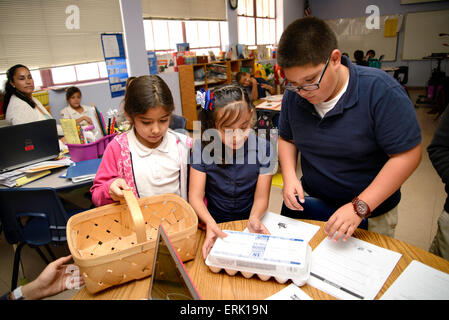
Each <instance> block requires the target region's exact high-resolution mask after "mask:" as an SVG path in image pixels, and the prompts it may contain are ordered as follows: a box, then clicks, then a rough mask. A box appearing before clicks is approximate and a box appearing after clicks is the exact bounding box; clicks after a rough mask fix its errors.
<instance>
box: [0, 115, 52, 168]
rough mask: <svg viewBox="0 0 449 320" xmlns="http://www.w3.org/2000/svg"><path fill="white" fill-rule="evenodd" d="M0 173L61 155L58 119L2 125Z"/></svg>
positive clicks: (0, 132) (0, 133)
mask: <svg viewBox="0 0 449 320" xmlns="http://www.w3.org/2000/svg"><path fill="white" fill-rule="evenodd" d="M0 150H1V152H0V173H1V172H7V171H11V170H14V169H17V168H21V167H24V166H28V165H31V164H34V163H37V162H41V161H45V160H50V159H54V158H56V157H57V156H58V155H59V142H58V131H57V129H56V120H55V119H48V120H42V121H35V122H30V123H24V124H18V125H15V126H6V127H0Z"/></svg>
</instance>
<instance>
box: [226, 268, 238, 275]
mask: <svg viewBox="0 0 449 320" xmlns="http://www.w3.org/2000/svg"><path fill="white" fill-rule="evenodd" d="M225 271H226V273H227V274H229V275H230V276H233V275H235V274H236V273H237V270H232V269H227V268H226V269H225Z"/></svg>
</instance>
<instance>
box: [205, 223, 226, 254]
mask: <svg viewBox="0 0 449 320" xmlns="http://www.w3.org/2000/svg"><path fill="white" fill-rule="evenodd" d="M227 236H228V235H227V234H226V233H224V232H223V231H221V230H220V228H219V227H218V225H217V224H216V223H214V224H211V225H208V226H207V230H206V239H204V244H203V258H204V260H206V258H207V256H208V255H209V252H210V250H211V249H212V247H213V246H214V243H215V240H217V237H220V238H225V237H227Z"/></svg>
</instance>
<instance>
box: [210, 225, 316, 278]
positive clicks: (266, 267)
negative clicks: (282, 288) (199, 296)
mask: <svg viewBox="0 0 449 320" xmlns="http://www.w3.org/2000/svg"><path fill="white" fill-rule="evenodd" d="M223 231H224V232H225V233H226V234H228V236H227V237H225V238H223V239H220V238H219V239H217V241H215V244H214V246H213V248H212V250H211V252H210V253H209V255H208V257H207V259H206V265H208V266H209V268H210V269H211V271H212V272H216V273H218V272H220V271H221V269H225V271H226V272H227V273H228V274H229V275H231V276H233V275H235V274H236V273H237V272H239V271H240V272H241V273H242V275H243V276H244V277H245V278H251V277H252V276H253V275H254V274H257V275H258V277H259V278H260V279H261V280H263V281H266V280H268V279H270V278H271V277H274V278H275V279H276V281H278V282H280V283H285V282H286V281H288V280H289V279H291V280H292V281H293V283H295V284H296V285H298V286H301V285H303V284H305V282H306V281H307V279H308V277H309V274H310V257H311V251H312V250H311V248H310V246H309V245H308V244H307V243H306V242H305V241H304V240H302V239H298V238H291V237H280V236H272V235H262V234H254V233H248V232H238V231H231V230H223Z"/></svg>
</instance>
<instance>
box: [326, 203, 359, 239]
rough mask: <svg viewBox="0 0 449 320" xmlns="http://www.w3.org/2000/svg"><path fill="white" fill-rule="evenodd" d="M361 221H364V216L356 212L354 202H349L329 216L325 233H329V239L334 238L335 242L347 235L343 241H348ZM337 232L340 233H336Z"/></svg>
mask: <svg viewBox="0 0 449 320" xmlns="http://www.w3.org/2000/svg"><path fill="white" fill-rule="evenodd" d="M360 222H362V218H360V217H359V216H358V215H357V214H356V213H355V212H354V207H353V205H352V203H347V204H345V205H344V206H342V207H340V208H339V209H338V210H337V211H335V213H334V214H333V215H332V216H331V217H330V218H329V220H328V221H327V222H326V226H325V228H324V233H326V234H327V236H328V238H329V239H332V238H334V241H335V242H337V241H338V240H339V239H340V238H341V236H343V235H345V236H344V238H343V241H346V240H348V239H349V237H350V236H351V235H352V234H353V233H354V231H355V229H357V227H358V226H359V224H360ZM336 232H338V233H337V234H336V235H335V233H336ZM334 235H335V237H334Z"/></svg>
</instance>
